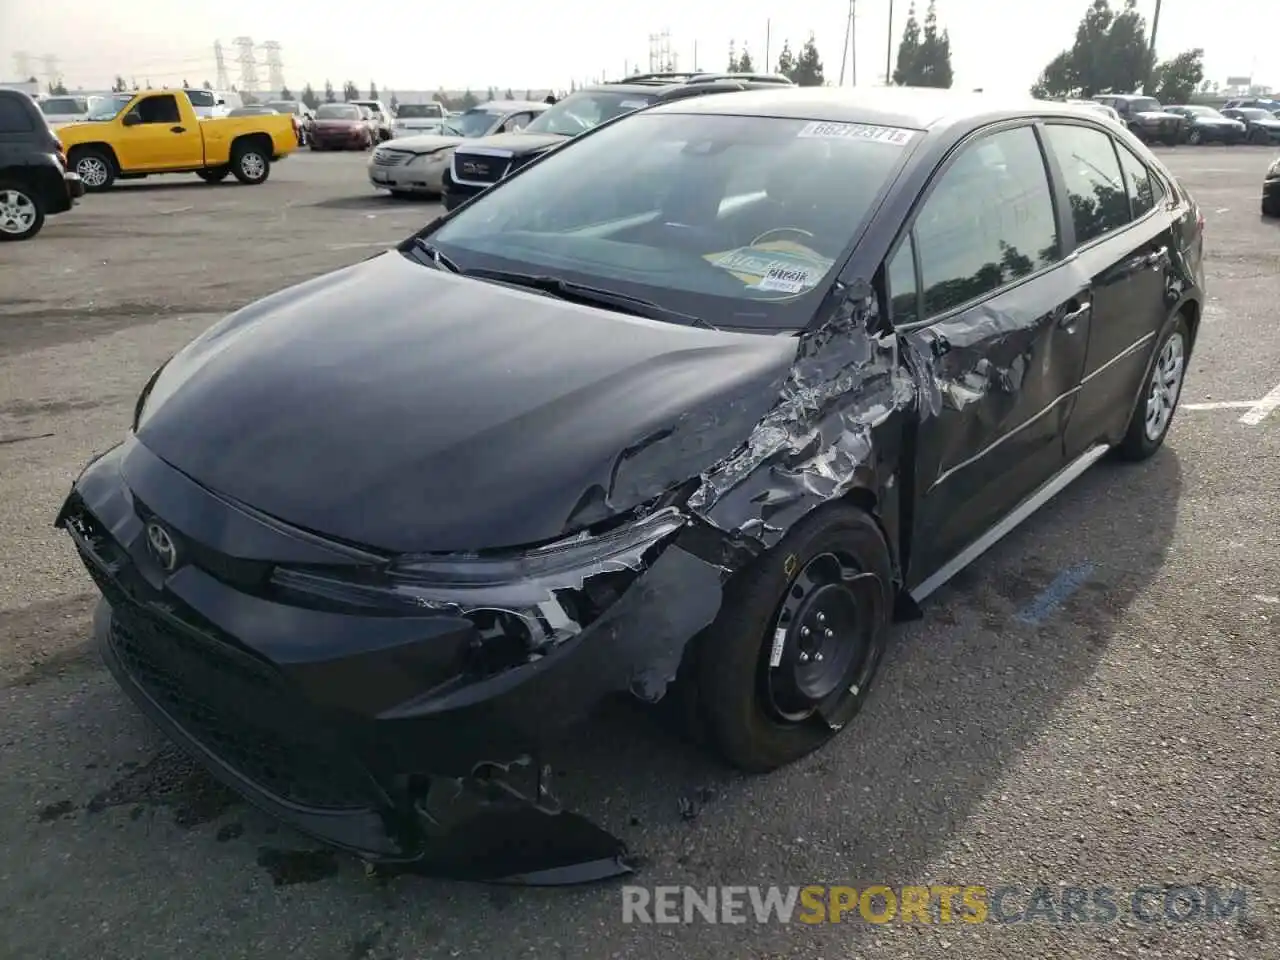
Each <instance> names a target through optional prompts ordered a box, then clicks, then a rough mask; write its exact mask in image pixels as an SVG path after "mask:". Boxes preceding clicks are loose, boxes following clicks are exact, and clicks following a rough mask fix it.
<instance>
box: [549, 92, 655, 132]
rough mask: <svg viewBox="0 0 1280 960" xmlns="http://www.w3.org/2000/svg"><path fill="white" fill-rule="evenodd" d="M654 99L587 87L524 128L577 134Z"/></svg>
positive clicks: (639, 107) (638, 108) (643, 106)
mask: <svg viewBox="0 0 1280 960" xmlns="http://www.w3.org/2000/svg"><path fill="white" fill-rule="evenodd" d="M652 102H653V97H651V96H647V95H645V94H636V93H628V92H623V91H618V90H584V91H581V92H579V93H574V94H570V95H569V96H567V97H565V98H564V99H563V100H561V101H560V102H559V103H557V104H556V105H555V106H554V107H552V108H551V109H550V110H547V111H546V112H545V113H543V114H542V116H540V117H538V119H537V120H535V121H533V123H531V124H529V126H527V127H526V128H525V131H526V132H527V133H554V134H557V135H558V136H562V137H576V136H577V135H578V134H580V133H586V132H587V131H588V130H590V129H592V128H593V127H598V126H599V125H600V124H602V123H604V122H605V121H606V120H612V119H613V118H614V117H618V116H621V115H622V114H624V113H630V112H631V111H632V110H641V109H643V108H645V107H647V106H649V104H651V103H652Z"/></svg>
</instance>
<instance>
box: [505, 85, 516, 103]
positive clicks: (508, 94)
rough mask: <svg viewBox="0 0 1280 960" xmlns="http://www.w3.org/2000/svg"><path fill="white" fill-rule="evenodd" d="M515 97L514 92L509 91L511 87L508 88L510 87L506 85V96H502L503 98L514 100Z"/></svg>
mask: <svg viewBox="0 0 1280 960" xmlns="http://www.w3.org/2000/svg"><path fill="white" fill-rule="evenodd" d="M515 98H516V95H515V94H514V93H512V92H511V88H510V87H507V95H506V97H504V99H506V100H514V99H515Z"/></svg>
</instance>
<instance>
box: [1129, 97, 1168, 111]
mask: <svg viewBox="0 0 1280 960" xmlns="http://www.w3.org/2000/svg"><path fill="white" fill-rule="evenodd" d="M1129 109H1131V110H1132V111H1133V112H1134V113H1159V112H1161V111H1162V110H1163V109H1164V108H1163V107H1161V106H1160V101H1159V100H1153V99H1152V98H1151V97H1138V98H1137V99H1136V100H1130V101H1129Z"/></svg>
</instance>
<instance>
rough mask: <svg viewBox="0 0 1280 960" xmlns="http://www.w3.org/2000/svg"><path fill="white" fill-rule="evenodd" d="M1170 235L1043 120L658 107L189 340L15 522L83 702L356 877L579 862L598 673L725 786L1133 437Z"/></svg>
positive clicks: (1168, 293)
mask: <svg viewBox="0 0 1280 960" xmlns="http://www.w3.org/2000/svg"><path fill="white" fill-rule="evenodd" d="M1202 228H1203V222H1202V220H1201V218H1200V215H1199V211H1198V209H1197V207H1196V204H1195V203H1194V202H1193V200H1192V199H1191V198H1190V197H1189V196H1188V195H1187V193H1186V192H1185V191H1184V190H1183V188H1182V187H1181V186H1180V185H1179V183H1178V182H1177V180H1175V179H1174V178H1173V177H1172V176H1170V174H1169V172H1168V171H1167V170H1166V169H1165V168H1164V167H1163V166H1162V165H1161V164H1160V162H1159V161H1158V160H1157V159H1156V158H1155V157H1154V156H1152V154H1151V153H1150V152H1148V150H1147V149H1146V148H1145V147H1144V146H1143V145H1142V144H1141V143H1139V142H1138V140H1137V139H1136V138H1135V137H1133V136H1132V135H1131V134H1129V133H1128V132H1127V131H1125V130H1122V129H1120V128H1118V127H1117V126H1116V125H1115V124H1112V123H1108V122H1107V121H1106V120H1105V119H1104V118H1102V117H1099V116H1098V115H1097V114H1096V113H1093V112H1091V111H1089V110H1088V109H1085V108H1079V107H1071V106H1067V105H1064V104H1051V103H1041V102H1026V103H1017V104H1007V105H1001V104H1000V103H999V101H996V100H993V99H992V98H990V97H983V98H977V99H971V98H969V97H967V96H965V95H960V94H954V93H950V92H944V91H913V90H889V91H874V92H873V91H850V90H838V89H821V88H794V89H780V90H776V91H758V92H747V93H732V94H724V95H721V96H715V97H698V98H692V99H687V100H681V101H679V102H674V103H669V104H666V105H662V106H658V107H655V108H652V109H648V110H642V111H639V112H637V113H634V114H631V115H628V116H624V117H622V118H620V119H618V120H616V121H613V122H610V123H606V124H604V125H602V126H600V127H599V128H597V129H595V130H594V131H592V132H590V133H587V134H584V135H583V136H581V137H579V138H577V139H576V140H574V141H573V142H572V143H571V144H569V145H568V146H566V147H564V148H562V149H560V150H556V151H554V152H552V153H550V154H548V155H547V156H545V157H544V158H542V159H540V160H538V161H536V162H534V163H532V164H530V165H529V166H527V167H525V168H523V169H522V170H520V171H519V172H518V173H516V174H514V175H512V176H511V177H510V178H508V179H507V180H504V181H503V182H502V183H501V184H499V185H497V186H495V187H494V188H493V189H492V190H490V191H489V192H487V193H486V194H484V195H483V196H481V197H479V198H477V199H476V200H475V201H473V202H472V203H470V204H467V205H466V206H465V207H463V208H461V209H459V210H457V211H455V212H454V213H452V214H449V215H446V216H444V217H442V218H441V219H439V220H436V221H435V222H433V223H431V224H430V225H428V226H427V227H426V228H424V229H423V230H422V231H420V232H419V233H418V234H416V235H414V236H412V237H410V238H408V239H407V240H405V241H404V243H403V244H401V245H400V246H399V248H398V249H396V250H393V251H388V252H386V253H384V254H381V255H378V256H375V257H373V258H371V259H369V260H366V261H364V262H363V263H359V264H356V265H354V266H351V267H348V268H346V269H343V270H339V271H337V272H335V273H331V274H328V275H325V276H321V277H318V278H316V279H313V280H310V281H308V282H306V283H303V284H301V285H299V286H296V287H292V288H290V289H287V290H283V291H281V292H279V293H276V294H274V295H272V296H269V297H267V298H266V299H264V300H261V301H259V302H257V303H253V304H251V305H249V306H247V307H245V308H243V309H242V310H240V311H238V312H236V313H234V314H232V315H231V316H229V317H227V318H226V319H225V320H223V321H222V322H220V323H218V324H217V325H215V326H214V327H212V328H211V329H209V330H208V331H207V332H205V333H204V334H203V335H201V336H200V337H198V338H197V339H196V340H195V341H193V342H192V343H191V344H189V345H188V346H187V347H185V348H184V349H183V350H181V351H180V352H179V353H177V354H176V355H175V356H174V357H173V358H172V359H171V360H169V361H168V363H167V364H165V365H164V366H163V367H161V368H160V369H159V370H157V371H156V373H155V375H154V376H153V377H152V378H151V380H150V381H149V382H148V383H147V384H146V386H145V388H144V389H143V391H142V394H141V396H140V397H139V399H138V403H137V409H136V414H135V422H134V424H133V429H132V430H131V431H130V433H129V434H128V436H127V438H126V439H125V440H124V442H123V443H121V444H120V445H119V446H117V447H115V448H114V449H112V450H111V451H109V452H108V453H106V454H104V455H102V456H100V457H98V458H97V459H95V460H94V461H93V462H92V463H90V464H89V465H88V467H86V468H85V470H84V472H83V473H82V474H81V476H80V477H79V479H78V480H77V481H76V482H75V484H74V487H73V490H72V492H71V494H70V496H69V498H68V500H67V501H66V504H65V506H64V507H63V508H62V510H61V512H60V514H59V516H58V520H57V522H58V524H60V525H61V526H62V527H64V528H65V529H66V531H67V532H68V533H69V534H70V535H71V537H72V539H73V540H74V542H75V545H76V548H77V549H78V551H79V552H80V555H81V556H82V557H83V559H84V561H85V563H86V565H87V566H88V569H89V571H90V573H91V574H92V575H93V577H94V579H95V580H96V582H97V584H98V586H99V588H100V589H101V591H102V593H103V596H104V602H103V603H102V604H100V605H99V610H98V615H97V617H96V624H95V628H96V633H97V637H98V640H99V642H100V644H101V648H102V651H103V654H104V656H105V658H106V662H107V663H108V665H109V666H110V668H111V670H112V671H113V672H114V674H115V676H116V678H117V679H118V681H119V682H120V684H121V685H122V686H123V687H124V688H125V689H126V690H127V691H128V693H129V694H130V695H131V696H132V698H133V699H134V700H136V701H137V703H138V704H139V706H140V707H141V708H142V709H143V710H144V711H145V712H146V713H148V714H149V715H150V716H151V717H152V719H153V720H154V721H155V722H156V723H157V724H159V725H160V726H161V727H162V728H163V729H164V730H165V731H167V733H168V734H169V735H170V736H171V737H172V738H173V739H175V740H176V741H178V742H179V743H181V744H182V745H184V746H185V747H186V748H187V749H189V750H190V751H192V752H193V753H194V754H195V755H196V756H198V757H199V758H201V759H202V760H203V762H205V763H206V764H207V765H208V766H209V767H210V768H211V769H212V771H213V772H214V773H215V774H216V775H217V776H219V777H221V778H222V779H223V780H224V781H226V782H227V783H229V784H230V785H231V786H233V787H234V788H236V789H237V790H239V791H241V792H242V793H243V794H245V795H246V796H247V797H248V798H249V799H250V800H252V801H253V802H254V803H256V804H258V805H259V806H261V807H262V808H264V809H266V810H267V811H270V812H272V813H274V814H276V815H278V816H279V817H281V818H283V819H285V820H287V821H289V822H290V823H292V824H294V825H296V826H297V827H299V828H301V829H302V830H304V831H308V832H310V833H312V834H314V835H316V836H318V837H320V838H322V839H324V840H326V841H328V842H330V843H332V844H335V845H338V846H340V847H343V848H346V849H349V850H351V851H354V852H356V853H357V854H358V855H360V856H361V857H363V858H365V859H366V860H369V861H374V862H381V861H391V862H397V861H398V862H404V863H412V864H414V865H415V868H416V869H422V870H430V871H435V872H438V873H443V874H449V875H454V876H464V877H473V878H481V879H506V880H513V881H515V880H518V881H523V882H529V883H556V882H567V881H573V880H584V879H591V878H593V877H600V876H605V875H611V874H614V873H617V872H621V871H625V870H626V869H628V866H627V865H628V861H627V858H626V855H625V849H624V847H623V846H622V843H621V842H620V841H619V840H617V839H616V838H614V837H612V836H610V835H609V834H607V833H605V832H604V831H603V830H600V829H599V828H597V827H595V826H594V825H592V824H590V823H589V822H588V821H586V820H585V819H583V818H580V817H577V816H575V815H574V814H571V813H568V812H563V811H561V810H560V809H559V808H558V807H557V806H556V805H555V802H554V800H553V798H552V796H551V793H550V790H549V784H548V782H547V779H546V770H545V768H544V767H543V765H542V762H541V758H543V757H544V756H545V752H544V751H543V745H544V744H545V743H546V742H547V738H548V737H550V736H552V735H553V734H555V733H556V732H557V731H559V730H561V729H562V728H564V726H565V725H566V724H569V723H570V722H571V721H574V720H576V719H578V718H581V717H584V716H586V715H587V714H588V712H589V711H590V709H591V708H592V707H593V706H594V705H595V704H597V702H598V701H600V700H601V699H602V698H603V697H605V696H606V695H610V694H614V693H618V692H622V693H630V694H632V695H634V696H635V697H638V698H640V699H641V700H644V701H650V702H652V701H657V700H659V699H662V698H664V696H665V697H675V698H678V701H677V702H678V703H679V705H680V707H681V709H680V710H679V711H677V713H678V715H682V716H686V717H688V718H689V720H690V722H692V723H695V724H697V725H698V726H699V728H700V731H701V734H702V735H703V737H704V739H705V742H707V743H709V744H710V745H712V746H713V747H714V748H715V749H716V750H718V751H719V753H720V754H721V755H722V756H723V757H724V758H726V759H727V760H728V761H729V762H730V763H732V764H734V765H736V766H737V767H740V768H742V769H744V770H748V771H759V772H762V771H768V770H771V769H774V768H777V767H779V766H781V765H784V764H786V763H788V762H790V761H793V760H795V759H797V758H799V757H802V756H804V755H805V754H808V753H810V752H811V751H813V750H815V749H816V748H818V747H820V746H821V745H823V744H824V743H826V742H827V741H828V740H830V739H831V738H832V737H833V736H834V735H835V734H836V733H838V732H839V731H840V730H842V729H843V728H844V727H846V726H848V725H849V724H850V723H851V722H852V721H853V720H854V717H855V715H856V714H857V713H858V711H859V709H860V708H861V706H862V705H863V703H864V702H865V700H866V698H867V693H868V690H869V688H870V686H871V683H872V680H873V678H874V677H875V675H876V672H877V668H878V667H879V665H880V663H881V660H882V657H883V654H884V651H885V645H886V642H887V641H888V638H889V635H890V624H891V623H892V621H893V620H894V619H895V618H903V617H912V616H919V615H920V610H919V607H918V606H917V604H918V602H919V601H921V600H922V599H923V598H924V597H925V596H927V595H928V594H930V593H931V592H932V591H934V590H935V589H937V588H938V587H939V586H940V585H942V584H943V583H945V582H946V581H947V580H948V578H950V577H951V576H952V575H953V574H955V573H956V572H957V571H958V570H960V569H961V568H963V567H964V566H965V565H966V564H968V563H969V562H970V561H972V560H973V559H974V558H975V557H977V556H978V555H979V554H981V553H982V552H983V551H984V550H985V549H987V548H988V547H989V546H990V545H991V544H992V543H994V542H995V541H996V540H998V539H999V538H1000V537H1001V536H1003V535H1004V534H1005V533H1007V532H1008V531H1009V530H1010V529H1012V528H1013V527H1014V526H1015V525H1016V524H1017V523H1019V522H1020V521H1021V520H1023V519H1024V518H1026V517H1027V516H1028V515H1029V514H1031V513H1032V512H1033V511H1034V510H1036V508H1038V507H1039V506H1040V505H1042V504H1043V503H1045V502H1046V501H1047V500H1048V499H1049V498H1050V497H1052V496H1053V495H1054V494H1055V493H1056V492H1057V491H1059V490H1060V489H1062V488H1063V487H1064V486H1065V485H1066V484H1067V483H1069V482H1070V481H1071V480H1072V479H1074V478H1075V477H1077V476H1079V475H1080V474H1081V473H1082V472H1083V471H1084V470H1085V469H1086V468H1088V467H1089V466H1090V465H1091V464H1093V463H1094V462H1095V461H1097V460H1098V459H1099V458H1100V457H1102V456H1103V455H1104V454H1106V453H1107V452H1108V451H1114V452H1115V454H1116V455H1117V456H1118V457H1119V458H1121V459H1127V460H1142V459H1144V458H1146V457H1149V456H1151V455H1152V454H1153V453H1154V452H1155V451H1156V450H1157V448H1159V447H1160V445H1161V443H1162V442H1163V440H1164V437H1165V434H1166V432H1167V431H1168V429H1169V424H1170V421H1171V419H1172V417H1173V413H1174V409H1175V407H1176V405H1177V402H1178V397H1179V392H1180V390H1181V387H1182V382H1183V376H1184V373H1185V371H1186V369H1187V362H1188V359H1189V357H1190V356H1191V352H1192V350H1193V348H1194V345H1195V340H1196V332H1197V328H1198V325H1199V320H1200V311H1201V303H1202V299H1203V292H1202V283H1203V274H1202ZM1135 482H1140V480H1139V479H1138V475H1135Z"/></svg>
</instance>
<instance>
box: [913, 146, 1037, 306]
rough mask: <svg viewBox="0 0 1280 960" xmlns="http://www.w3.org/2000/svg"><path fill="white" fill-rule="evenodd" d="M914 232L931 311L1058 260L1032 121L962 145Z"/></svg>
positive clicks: (921, 212)
mask: <svg viewBox="0 0 1280 960" xmlns="http://www.w3.org/2000/svg"><path fill="white" fill-rule="evenodd" d="M914 233H915V241H916V246H917V249H918V250H919V255H920V275H921V281H922V283H923V286H924V307H925V312H926V314H927V315H928V316H934V315H936V314H939V313H942V312H944V311H947V310H950V309H952V308H953V307H958V306H960V305H961V304H962V303H968V302H969V301H970V300H974V299H976V298H978V297H981V296H984V295H985V294H987V293H990V292H991V291H993V290H996V289H998V288H1000V287H1002V286H1004V285H1005V284H1008V283H1012V282H1013V281H1015V280H1018V279H1020V278H1022V277H1025V276H1027V275H1028V274H1031V273H1034V272H1035V271H1036V270H1039V269H1040V268H1042V267H1045V266H1048V265H1049V264H1051V263H1053V262H1054V261H1056V260H1057V259H1058V256H1059V239H1058V228H1057V222H1056V220H1055V218H1054V212H1053V196H1052V194H1051V192H1050V190H1049V179H1048V175H1047V174H1046V172H1045V165H1044V157H1043V155H1042V154H1041V152H1040V143H1039V141H1038V140H1037V139H1036V135H1035V132H1034V131H1033V130H1032V129H1031V127H1017V128H1014V129H1012V130H1003V131H1001V132H999V133H993V134H990V135H988V136H985V137H982V138H981V139H979V140H977V141H975V142H974V143H971V144H969V145H968V146H966V147H964V148H962V152H961V153H960V155H959V156H958V157H956V159H955V161H954V162H953V163H952V164H951V166H950V167H948V168H947V169H946V171H945V172H944V173H943V174H942V177H941V179H940V180H939V181H938V183H937V186H936V187H935V188H934V190H933V192H932V193H931V194H930V195H929V199H928V200H927V201H925V204H924V207H923V208H921V211H920V215H919V217H918V218H917V219H916V224H915V230H914Z"/></svg>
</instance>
